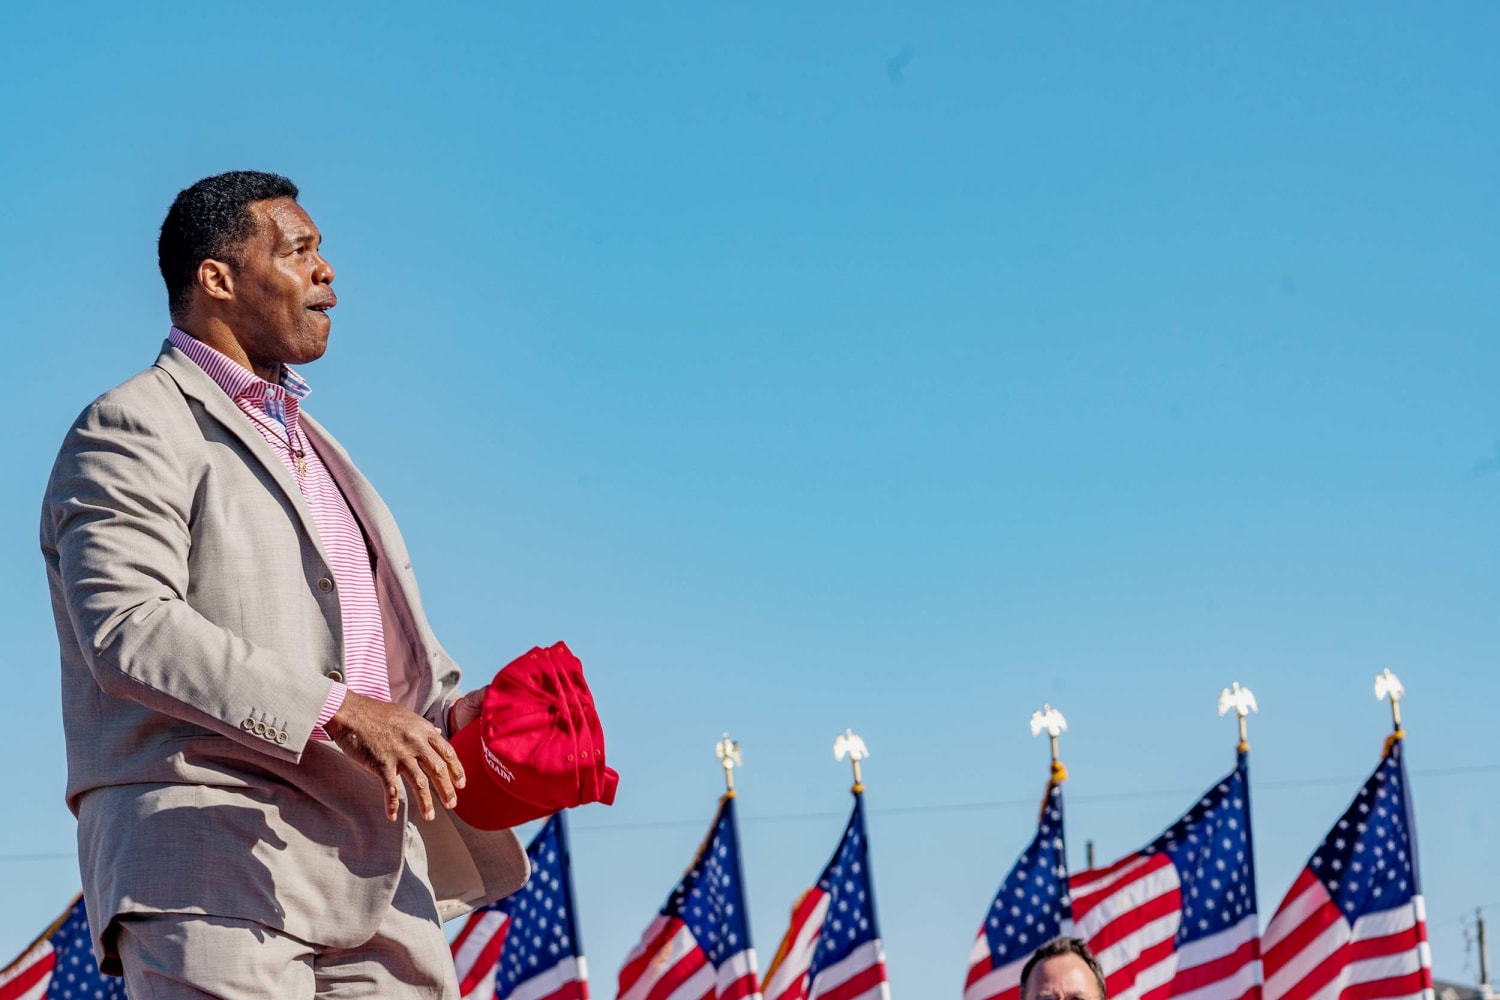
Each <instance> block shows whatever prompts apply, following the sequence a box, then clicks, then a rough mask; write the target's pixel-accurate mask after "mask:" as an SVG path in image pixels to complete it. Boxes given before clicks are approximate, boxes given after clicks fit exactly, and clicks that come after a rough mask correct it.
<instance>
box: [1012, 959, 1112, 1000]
mask: <svg viewBox="0 0 1500 1000" xmlns="http://www.w3.org/2000/svg"><path fill="white" fill-rule="evenodd" d="M1022 1000H1100V997H1099V982H1098V980H1096V979H1095V978H1094V973H1093V972H1092V971H1091V970H1090V969H1089V967H1088V963H1087V962H1085V961H1084V960H1083V959H1081V958H1079V957H1078V956H1077V955H1054V956H1053V957H1052V958H1048V959H1043V960H1042V961H1040V962H1038V963H1037V964H1036V966H1035V967H1034V968H1033V969H1032V970H1031V978H1029V979H1027V980H1026V995H1025V996H1024V997H1023V998H1022Z"/></svg>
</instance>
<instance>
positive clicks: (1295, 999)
mask: <svg viewBox="0 0 1500 1000" xmlns="http://www.w3.org/2000/svg"><path fill="white" fill-rule="evenodd" d="M1348 964H1349V946H1348V945H1347V944H1342V945H1340V946H1339V947H1338V948H1336V949H1334V952H1333V954H1331V955H1329V956H1328V957H1327V958H1325V959H1323V961H1321V962H1319V963H1318V964H1317V965H1315V966H1313V968H1312V969H1311V970H1310V971H1309V972H1308V973H1307V975H1305V976H1303V977H1302V978H1301V979H1299V980H1297V982H1296V983H1294V984H1293V985H1292V986H1291V988H1290V989H1288V990H1287V991H1286V992H1285V993H1283V994H1282V995H1281V997H1280V998H1279V1000H1307V998H1308V997H1310V996H1312V995H1313V994H1315V993H1317V992H1318V991H1319V990H1321V989H1322V988H1323V987H1325V986H1327V985H1328V984H1329V983H1331V982H1333V981H1334V979H1336V978H1337V977H1338V974H1339V973H1340V972H1343V971H1344V969H1345V967H1347V966H1348Z"/></svg>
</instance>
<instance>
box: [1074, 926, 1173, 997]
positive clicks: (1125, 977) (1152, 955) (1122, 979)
mask: <svg viewBox="0 0 1500 1000" xmlns="http://www.w3.org/2000/svg"><path fill="white" fill-rule="evenodd" d="M1093 947H1094V944H1093V942H1092V941H1090V942H1089V950H1090V951H1092V950H1093ZM1176 947H1177V940H1176V938H1175V937H1169V938H1167V939H1166V940H1165V941H1158V942H1157V943H1156V944H1153V945H1152V946H1151V947H1149V948H1146V949H1145V950H1143V951H1142V952H1141V954H1140V956H1139V957H1137V958H1136V959H1135V960H1134V961H1131V962H1127V963H1126V964H1124V965H1122V966H1120V967H1119V968H1118V969H1116V970H1115V971H1114V972H1111V973H1110V974H1109V975H1107V976H1105V978H1104V985H1105V992H1106V993H1107V994H1108V995H1109V996H1118V995H1119V994H1121V993H1123V992H1125V991H1126V990H1128V989H1130V988H1131V987H1132V986H1134V985H1135V977H1136V976H1138V975H1140V974H1141V973H1142V972H1143V971H1145V970H1146V969H1149V968H1151V966H1153V965H1155V964H1157V963H1158V962H1160V961H1162V960H1163V959H1165V958H1166V957H1167V956H1168V955H1170V954H1172V952H1173V950H1174V949H1175V948H1176Z"/></svg>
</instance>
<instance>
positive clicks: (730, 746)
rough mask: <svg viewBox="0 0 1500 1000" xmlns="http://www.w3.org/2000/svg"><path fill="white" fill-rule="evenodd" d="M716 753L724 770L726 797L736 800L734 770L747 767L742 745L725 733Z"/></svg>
mask: <svg viewBox="0 0 1500 1000" xmlns="http://www.w3.org/2000/svg"><path fill="white" fill-rule="evenodd" d="M714 753H716V754H718V755H719V766H720V767H722V768H723V769H724V797H725V798H729V799H732V798H734V769H735V768H737V767H744V766H745V758H744V757H742V756H741V755H740V744H739V741H738V740H732V739H730V738H729V734H728V733H725V734H724V738H723V739H721V740H719V742H717V743H715V744H714Z"/></svg>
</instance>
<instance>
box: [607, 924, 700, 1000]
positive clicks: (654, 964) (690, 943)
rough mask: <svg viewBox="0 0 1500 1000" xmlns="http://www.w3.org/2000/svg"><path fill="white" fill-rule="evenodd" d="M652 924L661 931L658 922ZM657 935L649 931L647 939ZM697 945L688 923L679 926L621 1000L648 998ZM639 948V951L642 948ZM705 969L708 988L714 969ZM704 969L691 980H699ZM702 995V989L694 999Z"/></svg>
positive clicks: (656, 929) (642, 999) (654, 928)
mask: <svg viewBox="0 0 1500 1000" xmlns="http://www.w3.org/2000/svg"><path fill="white" fill-rule="evenodd" d="M661 919H663V920H666V919H668V918H666V917H662V918H661ZM651 926H652V928H653V930H655V931H656V933H660V931H661V928H658V927H657V926H656V924H654V923H653V924H652V925H651ZM655 937H656V934H655V933H652V932H651V931H647V933H646V940H648V941H649V940H654V939H655ZM697 947H698V942H696V941H694V940H693V932H692V931H690V930H688V929H687V925H686V924H684V925H683V926H681V927H679V928H678V929H677V933H675V934H673V935H672V937H671V938H670V939H669V940H668V941H667V943H666V945H665V946H664V947H663V948H661V950H659V951H658V952H657V953H656V957H655V958H653V959H651V961H650V962H649V963H648V964H647V965H646V967H645V968H644V969H642V970H641V976H640V978H639V979H637V980H636V981H635V982H633V983H631V984H630V989H629V990H628V991H627V992H626V993H625V994H624V995H623V996H621V997H620V1000H646V997H647V995H648V994H650V992H651V989H652V987H654V986H655V985H656V984H657V983H658V982H659V981H660V980H661V979H662V977H664V976H665V975H666V974H667V973H669V972H671V971H672V970H673V969H674V968H676V967H677V963H678V962H680V961H682V959H683V958H685V957H686V956H688V955H691V954H692V953H693V952H694V951H695V950H696V949H697ZM637 950H638V951H639V950H640V949H637ZM703 969H706V970H708V980H707V984H706V985H705V986H704V989H708V988H710V987H712V986H713V972H714V969H713V966H711V965H707V964H705V965H704V966H703ZM703 969H700V970H698V973H696V974H694V975H693V977H692V978H691V979H690V980H689V982H692V981H694V980H697V979H698V978H699V977H700V976H701V975H702V973H703ZM680 990H681V987H678V989H677V990H674V991H673V992H672V993H671V996H676V995H677V993H678V992H680ZM701 996H703V991H702V990H700V991H699V992H697V993H695V994H693V997H694V1000H696V998H698V997H701Z"/></svg>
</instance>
